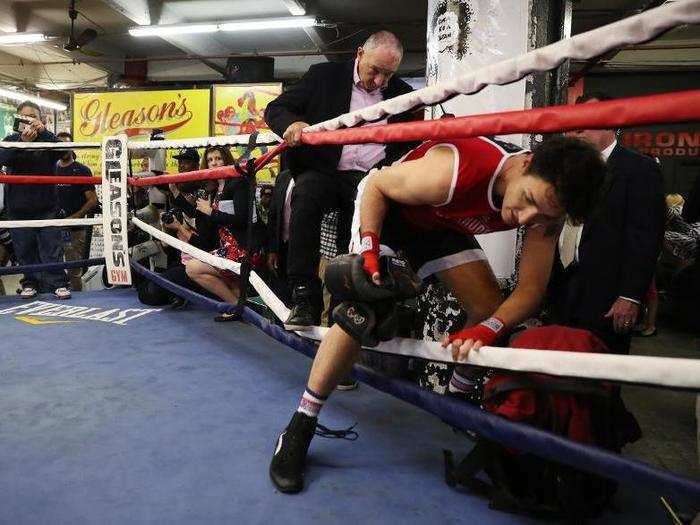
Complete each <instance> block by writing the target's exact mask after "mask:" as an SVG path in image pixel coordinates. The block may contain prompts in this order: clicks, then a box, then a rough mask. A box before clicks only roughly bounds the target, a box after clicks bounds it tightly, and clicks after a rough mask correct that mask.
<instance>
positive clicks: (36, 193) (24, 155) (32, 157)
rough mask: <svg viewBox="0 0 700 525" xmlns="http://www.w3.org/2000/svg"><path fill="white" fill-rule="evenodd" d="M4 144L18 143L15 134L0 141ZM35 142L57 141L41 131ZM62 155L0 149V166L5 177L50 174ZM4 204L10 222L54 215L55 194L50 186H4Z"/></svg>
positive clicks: (39, 151)
mask: <svg viewBox="0 0 700 525" xmlns="http://www.w3.org/2000/svg"><path fill="white" fill-rule="evenodd" d="M3 140H4V141H5V142H19V141H20V136H19V134H18V133H12V134H10V135H8V136H7V137H5V138H4V139H3ZM36 142H58V139H57V138H56V135H54V134H53V133H51V132H50V131H46V130H45V131H42V132H41V133H39V134H38V135H37V138H36ZM61 155H62V152H61V151H60V150H57V149H50V150H21V149H15V148H12V149H9V148H0V166H5V168H6V169H7V174H8V175H53V173H54V169H55V166H56V161H58V159H59V158H61ZM5 205H6V207H7V216H8V218H10V219H34V218H37V217H40V216H46V215H47V214H50V213H51V212H58V194H57V192H56V186H54V185H53V184H7V185H6V186H5Z"/></svg>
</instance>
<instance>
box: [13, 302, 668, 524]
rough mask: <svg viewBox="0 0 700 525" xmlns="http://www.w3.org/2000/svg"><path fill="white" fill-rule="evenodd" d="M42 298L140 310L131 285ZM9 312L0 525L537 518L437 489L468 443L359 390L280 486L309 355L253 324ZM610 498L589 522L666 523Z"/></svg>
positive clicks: (632, 495) (652, 507)
mask: <svg viewBox="0 0 700 525" xmlns="http://www.w3.org/2000/svg"><path fill="white" fill-rule="evenodd" d="M38 299H39V300H42V301H47V302H51V303H54V304H60V305H63V306H86V307H99V308H103V309H114V308H118V309H128V308H147V307H144V306H143V305H141V304H139V303H138V301H137V298H136V294H135V292H134V290H133V289H117V290H109V291H101V292H85V293H77V294H74V297H73V299H72V300H71V301H63V302H59V301H56V300H55V299H54V298H53V297H52V296H50V295H47V296H40V297H39V298H38ZM21 304H27V303H26V302H21V300H20V299H18V298H17V297H16V296H15V297H2V298H0V309H5V308H8V307H13V306H18V305H21ZM18 315H21V314H17V315H13V314H12V313H6V314H0V327H2V328H1V329H0V333H1V334H2V336H3V343H2V347H1V349H0V363H1V365H0V371H1V372H0V392H2V395H0V414H2V416H0V451H1V452H0V523H8V524H9V523H11V524H25V523H28V524H29V523H56V524H61V523H66V524H68V523H70V524H79V523H102V524H110V523H130V524H134V523H169V524H177V523H183V524H184V523H187V524H190V523H228V522H233V521H238V522H243V523H262V522H269V521H271V520H278V519H283V520H285V522H286V523H329V522H331V523H334V522H339V521H344V522H345V521H347V522H362V523H387V522H397V521H401V522H402V523H426V522H429V521H435V522H439V523H473V522H476V523H480V524H511V523H538V521H536V520H532V519H528V518H524V517H521V516H513V515H508V514H503V513H500V512H495V511H491V510H489V509H488V504H487V502H486V501H485V500H484V499H482V498H480V497H478V496H475V495H471V494H465V493H459V492H456V491H454V490H452V489H450V488H449V487H447V486H446V485H445V483H444V481H443V463H442V450H443V449H444V448H449V449H452V450H454V451H455V452H457V453H458V454H459V455H461V454H463V453H465V452H466V451H467V450H468V447H469V441H468V440H466V438H464V437H463V436H461V435H458V434H455V433H454V432H453V431H452V430H451V429H450V428H449V427H448V426H447V425H445V424H443V423H442V422H441V421H440V420H439V419H438V418H436V417H434V416H432V415H430V414H427V413H425V412H423V411H422V410H420V409H417V408H415V407H413V406H411V405H408V404H406V403H404V402H401V401H399V400H397V399H395V398H393V397H391V396H389V395H386V394H383V393H380V392H378V391H376V390H374V389H372V388H369V387H367V386H364V385H362V386H361V387H360V389H358V390H356V391H351V392H337V393H335V394H334V395H333V396H332V397H331V399H330V401H329V402H328V404H327V406H326V407H325V408H324V410H323V413H322V415H321V421H322V423H324V424H325V425H327V426H330V427H333V428H340V427H347V426H349V425H351V424H353V423H355V422H357V423H358V425H357V427H356V430H357V431H358V432H359V434H360V437H359V439H358V440H357V441H355V442H348V441H342V440H329V439H322V438H318V437H317V438H316V439H314V441H313V443H312V445H311V450H310V461H309V468H308V470H307V477H306V479H307V487H306V489H305V491H304V492H303V493H302V494H300V495H296V496H288V495H283V494H280V493H278V492H276V491H275V490H274V488H273V486H272V484H271V483H270V481H269V479H268V473H267V468H268V465H269V460H270V458H271V454H272V451H273V449H274V445H275V441H276V437H277V435H278V433H279V432H280V431H281V430H282V428H283V427H284V426H285V425H286V424H287V422H288V420H289V418H290V417H291V414H292V412H293V410H295V408H296V406H297V403H298V401H299V397H300V395H301V392H302V391H303V388H304V384H305V381H306V377H307V374H308V370H309V367H310V364H311V362H310V360H309V359H308V358H306V357H304V356H302V355H300V354H298V353H297V352H294V351H291V350H290V349H289V348H287V347H286V346H284V345H282V344H280V343H278V342H277V341H275V340H274V339H271V338H270V337H268V336H266V335H265V334H264V333H262V332H261V331H259V330H258V329H257V328H255V327H253V326H249V325H246V324H243V323H214V322H213V320H212V318H213V316H214V314H213V313H212V312H210V311H206V310H201V309H195V308H189V309H186V310H181V311H171V310H167V309H163V310H161V311H158V312H154V313H150V314H147V315H145V316H142V317H139V318H136V319H133V320H131V321H128V322H127V323H126V325H125V326H120V325H116V324H111V323H108V322H103V321H96V320H78V319H70V318H60V317H48V316H47V317H42V316H36V317H32V319H36V320H38V321H42V320H43V321H61V322H58V323H50V324H29V323H27V322H26V319H25V320H20V319H17V317H18ZM64 321H68V322H64ZM616 501H617V506H618V507H619V508H620V509H621V510H620V512H619V513H612V512H608V513H606V514H605V515H604V516H603V517H602V518H601V519H599V520H596V521H594V522H593V523H601V524H603V523H635V524H640V523H661V522H663V521H665V520H666V519H667V518H666V517H665V514H664V512H663V511H662V509H661V506H660V504H659V503H658V500H657V499H656V498H653V497H650V496H649V494H648V493H647V492H646V491H641V490H636V489H635V488H634V487H632V486H623V487H621V491H620V493H619V495H618V496H617V498H616Z"/></svg>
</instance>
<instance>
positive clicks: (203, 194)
mask: <svg viewBox="0 0 700 525" xmlns="http://www.w3.org/2000/svg"><path fill="white" fill-rule="evenodd" d="M194 196H195V197H197V198H198V199H203V200H205V201H208V200H209V192H208V191H207V190H204V189H199V190H197V191H196V193H195V194H194Z"/></svg>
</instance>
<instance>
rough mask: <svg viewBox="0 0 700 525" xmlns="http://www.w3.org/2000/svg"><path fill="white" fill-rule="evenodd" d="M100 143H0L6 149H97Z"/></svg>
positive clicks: (100, 145) (0, 146)
mask: <svg viewBox="0 0 700 525" xmlns="http://www.w3.org/2000/svg"><path fill="white" fill-rule="evenodd" d="M101 147H102V143H101V142H0V148H7V149H99V148H101Z"/></svg>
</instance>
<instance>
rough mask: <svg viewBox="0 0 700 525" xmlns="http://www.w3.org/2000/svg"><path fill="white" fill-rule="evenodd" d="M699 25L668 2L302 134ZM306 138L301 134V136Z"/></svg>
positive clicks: (694, 1)
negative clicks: (684, 26) (675, 29)
mask: <svg viewBox="0 0 700 525" xmlns="http://www.w3.org/2000/svg"><path fill="white" fill-rule="evenodd" d="M698 22H700V0H679V1H676V2H667V3H665V4H664V5H662V6H660V7H656V8H654V9H650V10H648V11H645V12H644V13H640V14H638V15H634V16H630V17H628V18H625V19H624V20H620V21H618V22H614V23H612V24H608V25H605V26H603V27H599V28H597V29H593V30H591V31H587V32H585V33H581V34H579V35H576V36H573V37H570V38H567V39H564V40H560V41H559V42H555V43H554V44H550V45H548V46H545V47H541V48H539V49H534V50H532V51H529V52H527V53H524V54H522V55H520V56H517V57H513V58H509V59H506V60H502V61H500V62H497V63H496V64H492V65H489V66H485V67H483V68H480V69H477V70H476V71H473V72H470V73H467V74H465V75H462V76H459V77H457V78H455V79H452V80H448V81H443V82H438V83H437V84H434V85H432V86H429V87H425V88H423V89H419V90H417V91H413V92H411V93H407V94H405V95H400V96H398V97H395V98H392V99H389V100H385V101H383V102H379V103H377V104H374V105H372V106H367V107H365V108H362V109H359V110H356V111H351V112H348V113H345V114H343V115H340V116H338V117H335V118H332V119H329V120H325V121H323V122H319V123H318V124H314V125H312V126H309V127H307V128H305V129H304V132H312V131H328V130H334V129H339V128H341V127H352V126H355V125H356V124H359V123H361V122H372V121H376V120H380V119H382V118H385V117H387V116H388V115H396V114H398V113H403V112H404V111H409V110H411V109H414V108H417V107H420V106H425V105H431V104H437V103H439V102H444V101H445V100H447V99H449V98H452V97H454V96H456V95H460V94H461V95H469V94H472V93H476V92H478V91H480V90H481V89H483V88H484V87H486V86H489V85H496V84H497V85H503V84H510V83H511V82H515V81H517V80H520V79H521V78H523V77H525V76H526V75H529V74H530V73H535V72H543V71H549V70H551V69H554V68H556V67H557V66H559V65H560V64H562V62H564V61H565V60H567V59H578V60H587V59H590V58H593V57H596V56H599V55H602V54H603V53H606V52H608V51H611V50H613V49H616V48H619V47H622V46H624V45H628V44H640V43H643V42H646V41H648V40H651V39H653V38H654V37H656V36H658V35H660V34H662V33H663V32H665V31H667V30H669V29H671V28H673V27H676V26H679V25H684V24H693V23H698ZM302 137H303V134H302Z"/></svg>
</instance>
